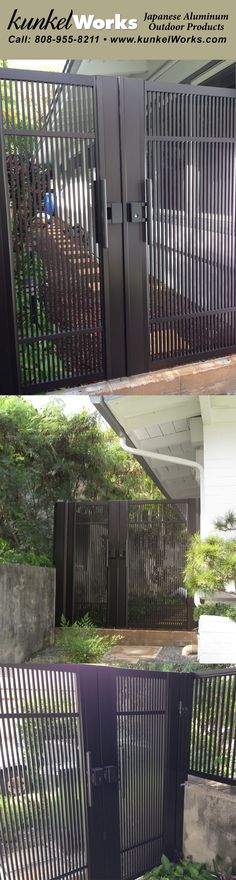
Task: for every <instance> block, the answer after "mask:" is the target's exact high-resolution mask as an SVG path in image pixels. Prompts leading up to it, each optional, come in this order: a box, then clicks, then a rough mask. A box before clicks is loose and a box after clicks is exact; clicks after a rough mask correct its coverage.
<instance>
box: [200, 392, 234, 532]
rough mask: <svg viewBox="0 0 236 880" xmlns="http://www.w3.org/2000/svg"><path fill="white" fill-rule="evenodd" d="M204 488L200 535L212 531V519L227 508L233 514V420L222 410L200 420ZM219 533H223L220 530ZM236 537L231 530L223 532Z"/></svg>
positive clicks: (224, 512)
mask: <svg viewBox="0 0 236 880" xmlns="http://www.w3.org/2000/svg"><path fill="white" fill-rule="evenodd" d="M203 443H204V488H203V506H202V507H203V510H202V517H201V535H202V537H205V536H206V535H209V534H210V533H212V532H214V531H215V530H214V521H215V520H216V519H218V518H219V517H224V516H225V514H226V513H228V511H229V510H233V511H234V512H235V513H236V422H235V423H234V421H233V420H232V419H231V420H227V413H226V412H225V411H224V410H223V409H222V412H221V413H220V412H219V413H218V419H217V420H216V419H215V418H214V419H213V421H212V423H211V424H204V423H203ZM221 534H224V533H223V532H222V533H221ZM225 536H226V537H229V536H231V537H233V536H234V537H236V531H235V532H228V533H225Z"/></svg>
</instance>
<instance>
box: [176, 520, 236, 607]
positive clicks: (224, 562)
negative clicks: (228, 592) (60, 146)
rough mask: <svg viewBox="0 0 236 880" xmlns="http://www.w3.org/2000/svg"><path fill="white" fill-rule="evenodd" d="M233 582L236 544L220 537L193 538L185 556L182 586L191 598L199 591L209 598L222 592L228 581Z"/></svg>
mask: <svg viewBox="0 0 236 880" xmlns="http://www.w3.org/2000/svg"><path fill="white" fill-rule="evenodd" d="M235 579H236V540H235V539H234V538H230V539H229V540H225V539H224V538H222V537H221V536H220V535H209V537H207V538H204V539H203V538H201V537H200V535H198V534H196V535H193V537H192V540H191V541H190V544H189V547H188V549H187V552H186V563H185V568H184V585H185V587H186V590H187V592H188V593H189V595H190V596H194V593H196V592H197V591H198V590H200V591H203V592H204V593H205V594H206V595H207V594H208V595H210V594H211V593H213V592H215V590H224V588H225V584H226V582H227V581H231V580H235Z"/></svg>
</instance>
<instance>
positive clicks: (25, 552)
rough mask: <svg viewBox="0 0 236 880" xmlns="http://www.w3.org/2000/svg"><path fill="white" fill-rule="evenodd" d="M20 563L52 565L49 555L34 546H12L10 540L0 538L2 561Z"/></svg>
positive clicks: (0, 559)
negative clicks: (38, 551) (39, 551)
mask: <svg viewBox="0 0 236 880" xmlns="http://www.w3.org/2000/svg"><path fill="white" fill-rule="evenodd" d="M8 562H12V563H18V565H43V566H50V565H51V564H52V563H51V561H50V559H49V557H48V556H46V555H44V554H43V553H37V551H36V550H34V548H33V547H28V548H24V547H19V548H16V547H11V546H10V544H9V542H8V541H4V540H3V539H2V538H0V563H5V564H6V563H8Z"/></svg>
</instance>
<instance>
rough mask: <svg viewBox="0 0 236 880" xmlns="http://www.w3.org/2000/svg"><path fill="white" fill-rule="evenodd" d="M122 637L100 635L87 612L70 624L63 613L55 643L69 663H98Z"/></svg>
mask: <svg viewBox="0 0 236 880" xmlns="http://www.w3.org/2000/svg"><path fill="white" fill-rule="evenodd" d="M120 639H122V636H120V635H114V636H108V635H107V636H102V635H100V633H99V631H98V629H97V627H96V626H95V625H94V623H92V621H91V620H90V618H89V615H88V614H85V617H83V618H82V619H81V620H76V621H75V623H73V624H72V626H70V624H69V621H67V620H66V618H65V617H64V615H62V617H61V629H60V633H59V635H58V636H57V644H58V645H59V647H60V648H62V651H63V653H64V654H65V660H67V661H68V662H70V663H98V661H99V660H101V658H102V657H103V655H104V654H106V652H107V651H109V649H110V648H112V647H113V646H114V645H116V644H117V642H119V641H120Z"/></svg>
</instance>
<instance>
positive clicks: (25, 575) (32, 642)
mask: <svg viewBox="0 0 236 880" xmlns="http://www.w3.org/2000/svg"><path fill="white" fill-rule="evenodd" d="M55 591H56V572H55V570H54V569H53V568H41V567H39V566H31V565H10V564H9V565H0V663H22V662H23V661H24V660H27V659H28V658H29V657H30V656H31V655H32V654H34V653H36V652H37V651H39V650H40V649H41V648H44V647H47V646H48V645H49V644H51V643H52V641H53V632H54V622H55Z"/></svg>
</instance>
